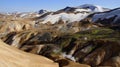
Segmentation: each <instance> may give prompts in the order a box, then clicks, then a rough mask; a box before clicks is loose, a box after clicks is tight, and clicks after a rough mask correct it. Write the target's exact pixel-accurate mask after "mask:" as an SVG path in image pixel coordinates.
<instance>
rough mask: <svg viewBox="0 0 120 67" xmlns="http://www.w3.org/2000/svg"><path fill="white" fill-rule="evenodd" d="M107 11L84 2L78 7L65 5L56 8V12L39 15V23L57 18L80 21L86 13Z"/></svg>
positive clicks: (53, 20) (69, 21)
mask: <svg viewBox="0 0 120 67" xmlns="http://www.w3.org/2000/svg"><path fill="white" fill-rule="evenodd" d="M104 11H107V10H106V9H104V8H102V7H100V6H96V5H91V4H85V5H81V6H79V7H66V8H64V9H61V10H58V11H56V12H51V13H48V14H47V13H45V14H44V15H42V16H41V17H40V22H41V23H47V22H50V23H52V24H54V23H57V22H59V20H63V21H64V23H66V22H67V23H71V22H75V21H81V20H82V19H84V18H86V17H87V16H88V15H90V14H92V13H95V12H104Z"/></svg>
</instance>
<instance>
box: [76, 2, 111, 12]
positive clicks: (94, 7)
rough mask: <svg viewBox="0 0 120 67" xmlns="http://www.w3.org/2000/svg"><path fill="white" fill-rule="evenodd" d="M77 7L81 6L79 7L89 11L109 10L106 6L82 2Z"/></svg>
mask: <svg viewBox="0 0 120 67" xmlns="http://www.w3.org/2000/svg"><path fill="white" fill-rule="evenodd" d="M77 8H81V9H88V10H89V11H91V12H104V11H109V9H107V8H103V7H101V6H98V5H92V4H84V5H81V6H78V7H77Z"/></svg>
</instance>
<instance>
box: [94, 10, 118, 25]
mask: <svg viewBox="0 0 120 67" xmlns="http://www.w3.org/2000/svg"><path fill="white" fill-rule="evenodd" d="M92 22H94V23H101V24H120V8H116V9H113V10H110V11H107V12H102V13H96V14H94V15H93V17H92Z"/></svg>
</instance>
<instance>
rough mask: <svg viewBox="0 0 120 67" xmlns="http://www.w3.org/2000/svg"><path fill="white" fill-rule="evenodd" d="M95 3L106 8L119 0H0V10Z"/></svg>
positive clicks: (25, 9)
mask: <svg viewBox="0 0 120 67" xmlns="http://www.w3.org/2000/svg"><path fill="white" fill-rule="evenodd" d="M82 4H96V5H100V6H103V7H107V8H117V7H120V0H0V12H14V11H20V12H29V11H38V10H40V9H46V10H52V11H55V10H58V9H62V8H64V7H66V6H79V5H82Z"/></svg>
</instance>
